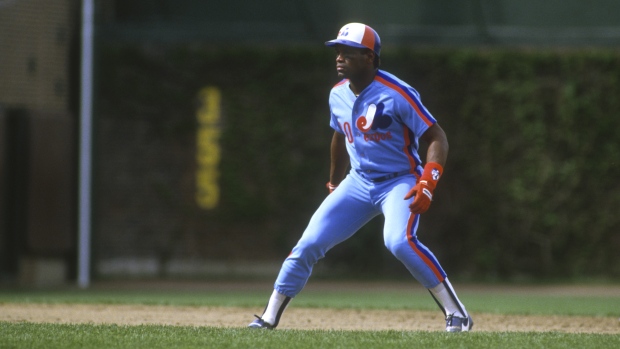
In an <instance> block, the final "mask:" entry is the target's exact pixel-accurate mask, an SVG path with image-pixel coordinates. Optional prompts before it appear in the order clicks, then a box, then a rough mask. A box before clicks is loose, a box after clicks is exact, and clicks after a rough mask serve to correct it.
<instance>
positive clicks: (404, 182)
mask: <svg viewBox="0 0 620 349" xmlns="http://www.w3.org/2000/svg"><path fill="white" fill-rule="evenodd" d="M414 183H415V178H413V177H412V178H407V177H404V178H402V179H399V180H397V181H395V183H393V186H392V187H391V189H390V190H389V191H388V192H387V194H386V195H385V198H384V200H383V201H382V203H381V209H382V211H383V214H384V216H385V225H384V228H383V229H384V231H383V235H384V240H385V243H386V245H390V244H394V243H399V242H404V241H406V240H407V234H408V230H411V234H414V235H415V230H416V229H417V226H411V224H410V220H411V218H412V217H411V212H410V210H409V204H410V203H411V200H405V199H403V198H404V197H405V195H407V193H408V192H409V190H411V188H412V186H413V185H414ZM414 223H416V224H417V220H415V222H414Z"/></svg>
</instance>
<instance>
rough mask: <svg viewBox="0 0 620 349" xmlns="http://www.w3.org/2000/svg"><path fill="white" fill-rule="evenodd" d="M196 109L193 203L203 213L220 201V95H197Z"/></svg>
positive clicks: (210, 92) (216, 92)
mask: <svg viewBox="0 0 620 349" xmlns="http://www.w3.org/2000/svg"><path fill="white" fill-rule="evenodd" d="M198 100H199V103H200V107H199V108H198V110H197V111H196V120H197V121H198V129H197V131H196V164H197V168H196V203H197V204H198V206H199V207H201V208H203V209H206V210H208V209H213V208H215V207H217V205H218V203H219V201H220V187H219V183H218V179H219V176H220V173H219V163H220V158H221V150H220V142H219V140H220V133H221V131H220V125H219V122H220V104H221V94H220V90H219V89H217V88H216V87H206V88H203V89H202V90H200V91H199V92H198Z"/></svg>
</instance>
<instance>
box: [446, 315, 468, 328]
mask: <svg viewBox="0 0 620 349" xmlns="http://www.w3.org/2000/svg"><path fill="white" fill-rule="evenodd" d="M472 327H474V320H472V318H471V316H469V315H468V316H467V317H466V318H464V317H458V316H454V314H450V315H448V316H447V317H446V331H447V332H468V331H469V330H471V328H472Z"/></svg>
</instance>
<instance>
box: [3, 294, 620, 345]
mask: <svg viewBox="0 0 620 349" xmlns="http://www.w3.org/2000/svg"><path fill="white" fill-rule="evenodd" d="M106 287H114V288H115V289H118V285H109V286H103V287H101V288H102V289H105V288H106ZM132 287H134V286H131V285H129V286H128V285H126V284H125V285H124V288H132ZM135 287H136V288H139V287H143V285H137V286H135ZM155 287H156V288H159V289H165V288H166V287H167V286H165V285H156V286H155ZM171 287H174V288H179V287H180V285H179V284H178V283H177V284H174V285H173V286H171ZM189 287H193V286H189ZM248 287H251V288H253V287H261V288H265V285H262V284H261V285H248V284H245V285H241V286H239V285H238V284H234V285H226V284H217V285H215V286H208V287H206V288H204V289H205V290H207V289H208V290H214V289H218V290H229V289H246V288H248ZM347 287H359V285H342V284H338V285H332V284H318V285H317V284H315V286H313V287H312V288H314V290H315V291H316V290H319V291H320V290H322V289H324V290H333V289H335V288H338V289H346V288H347ZM365 287H367V288H369V287H370V288H372V287H375V288H376V289H381V288H383V287H386V288H390V289H394V288H395V287H400V286H399V285H384V284H377V285H375V286H368V285H365ZM403 287H410V286H407V285H406V286H403ZM463 288H465V289H466V290H467V291H468V292H476V288H475V287H473V288H472V287H463ZM199 289H203V288H199ZM498 291H500V290H498V289H493V287H489V286H483V287H481V288H480V292H498ZM501 291H502V292H504V293H506V292H508V293H513V294H520V293H532V292H534V293H537V292H543V293H545V294H548V295H549V294H551V295H553V294H556V295H566V294H570V295H584V296H586V295H613V296H615V295H618V294H620V293H619V292H620V288H618V287H611V288H610V287H598V288H592V287H581V286H577V287H545V288H544V289H541V288H537V289H535V290H533V289H531V288H529V287H511V288H510V289H502V290H501ZM261 310H262V309H257V308H242V307H198V306H167V305H166V306H164V305H162V306H157V305H93V304H75V305H68V304H34V303H28V304H18V303H5V304H0V321H8V322H34V323H88V324H118V325H142V324H157V325H172V326H213V327H245V326H247V324H248V323H249V322H250V321H252V320H253V317H252V314H254V313H256V312H259V311H261ZM472 316H473V318H474V323H475V325H474V330H475V331H487V332H489V331H492V332H496V331H517V332H529V331H534V332H549V331H558V332H573V333H612V334H619V333H620V319H618V318H616V317H588V316H538V315H528V316H517V315H498V314H484V313H474V314H472ZM279 329H325V330H406V331H443V330H444V323H443V319H442V314H441V313H440V312H439V311H416V310H377V309H369V310H353V309H321V308H300V307H290V308H289V309H288V310H287V311H286V313H285V314H284V315H283V318H282V322H281V324H280V326H279Z"/></svg>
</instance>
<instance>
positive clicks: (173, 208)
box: [0, 0, 620, 282]
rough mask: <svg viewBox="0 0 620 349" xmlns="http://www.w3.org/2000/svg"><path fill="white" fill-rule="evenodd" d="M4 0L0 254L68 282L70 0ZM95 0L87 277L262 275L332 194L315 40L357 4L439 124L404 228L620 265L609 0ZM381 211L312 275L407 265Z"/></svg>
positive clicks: (72, 105)
mask: <svg viewBox="0 0 620 349" xmlns="http://www.w3.org/2000/svg"><path fill="white" fill-rule="evenodd" d="M0 4H1V5H0V23H1V24H0V40H1V41H0V43H3V46H2V47H4V48H6V49H0V59H2V60H3V61H4V62H7V63H6V64H4V65H3V66H4V67H5V68H4V69H2V70H0V81H2V87H0V106H2V108H0V164H1V165H2V173H1V175H2V178H0V179H1V181H0V193H1V194H2V197H3V200H2V202H0V219H1V224H0V238H1V239H0V240H1V241H0V252H1V256H2V259H1V263H0V271H1V272H2V273H1V274H2V277H3V280H7V281H8V282H13V281H15V280H18V281H19V280H21V281H25V282H28V281H31V282H32V281H33V280H34V281H36V280H40V279H41V278H42V276H40V275H41V274H42V273H43V274H44V273H45V270H47V269H45V268H49V266H50V265H52V266H54V265H57V266H59V267H57V268H55V269H54V268H53V270H61V273H60V275H61V276H60V277H61V278H62V279H63V280H67V281H71V280H73V279H74V278H75V263H76V241H77V240H76V239H77V238H76V234H77V233H76V223H75V222H76V219H77V218H76V216H77V214H76V212H77V200H76V194H77V189H76V188H77V182H76V178H77V174H76V169H77V151H78V150H77V146H78V139H77V127H78V126H79V118H78V110H79V102H78V101H79V84H78V81H79V69H78V68H79V34H80V33H79V28H80V2H79V1H72V0H64V1H58V2H56V3H55V4H51V5H50V4H47V2H41V1H39V0H22V1H16V2H6V3H0ZM43 4H46V5H45V6H44V5H43ZM96 5H97V7H96V26H95V28H96V32H95V34H96V35H95V57H96V58H95V81H94V87H95V91H94V93H95V94H94V101H95V108H94V120H95V128H94V137H95V144H94V150H93V164H94V165H93V176H94V180H93V227H92V228H93V244H92V251H93V257H94V258H93V261H92V262H93V263H92V270H93V273H94V274H93V275H94V277H95V278H96V279H106V278H125V277H131V278H136V277H139V278H214V277H215V278H218V277H226V278H230V277H240V278H249V277H268V278H275V273H276V272H277V270H278V268H279V265H280V263H281V261H282V260H283V259H284V258H285V257H286V255H287V254H288V252H289V251H290V249H291V248H292V246H293V244H294V243H295V242H296V241H297V239H298V238H299V236H300V234H301V232H302V231H303V229H304V228H305V225H306V224H307V221H308V220H309V218H310V216H311V215H312V213H313V212H314V210H315V209H316V207H317V206H318V205H319V204H320V202H321V200H322V199H323V198H324V196H325V195H326V190H325V188H324V184H325V182H326V181H327V178H328V167H329V141H330V139H331V133H332V130H331V129H330V128H329V110H328V106H327V95H328V93H329V89H330V88H331V86H332V85H333V84H334V83H335V82H336V81H337V77H336V74H335V71H334V55H333V52H332V50H330V49H328V48H325V47H324V46H323V42H324V41H326V40H329V39H332V38H333V37H335V35H336V33H337V31H338V29H339V28H340V27H341V26H342V25H343V24H345V23H347V22H351V21H360V22H364V23H366V24H369V25H371V26H373V27H374V28H375V29H376V30H377V31H378V32H379V34H380V35H381V38H382V41H383V50H382V60H383V65H382V68H383V69H385V70H387V71H390V72H392V73H394V74H396V75H397V76H399V77H401V78H402V79H404V80H405V81H407V82H409V83H410V84H411V85H413V86H414V87H415V88H416V89H417V90H418V91H419V92H420V93H421V95H422V101H423V102H424V103H425V105H426V106H427V108H428V109H429V110H430V111H431V113H432V114H433V115H434V116H435V117H436V118H437V119H438V120H439V122H440V124H441V125H442V127H443V128H444V129H445V130H446V132H447V134H448V138H449V141H450V155H449V159H448V164H447V166H446V171H445V175H444V177H443V179H442V181H441V182H440V184H439V187H438V189H437V191H436V199H435V202H434V203H433V206H432V208H431V210H430V211H429V212H428V213H426V214H425V215H424V217H423V220H422V223H421V227H420V229H419V236H420V239H421V241H423V242H424V243H425V244H426V245H428V246H429V247H430V248H431V250H433V252H435V254H436V255H438V257H439V260H440V261H441V262H442V264H443V266H444V268H445V269H446V270H447V272H448V273H449V274H450V275H451V277H453V278H461V279H473V280H480V279H482V280H540V279H546V280H548V279H555V278H557V279H578V280H584V279H605V280H608V279H611V280H617V279H618V277H619V276H620V258H619V257H618V253H617V251H618V250H619V248H620V235H619V234H618V230H619V228H620V218H618V214H617V213H618V207H620V202H619V201H620V185H618V183H617V178H618V176H619V175H620V164H619V161H620V142H619V141H620V137H619V136H618V132H617V130H618V129H620V127H619V126H620V121H618V120H619V118H618V113H619V111H620V102H619V100H618V96H620V81H619V79H620V78H619V77H620V71H619V70H620V53H619V51H618V47H620V18H619V17H618V16H617V15H616V14H617V13H618V12H619V11H620V5H619V4H618V3H617V2H615V1H594V2H590V3H588V4H587V5H586V4H583V3H582V2H580V1H546V2H544V3H543V2H539V1H533V0H532V1H521V2H518V3H516V2H512V1H508V0H506V1H483V0H472V1H433V2H431V1H422V0H418V1H396V0H392V1H382V2H381V3H378V2H374V1H344V0H342V1H301V0H300V1H286V2H281V1H275V0H274V1H262V2H247V1H234V0H229V1H196V0H193V1H190V0H183V1H165V0H159V1H146V0H134V1H103V0H102V1H97V2H96ZM46 6H47V7H46ZM16 14H17V15H18V16H17V15H16ZM42 14H47V15H46V16H42ZM17 18H19V20H17ZM42 18H45V19H42ZM20 40H21V41H20ZM23 42H25V43H26V44H20V43H23ZM208 86H210V87H214V88H216V89H217V90H218V91H219V92H220V93H221V105H220V106H221V108H220V111H221V113H220V119H219V121H218V122H217V123H215V124H212V125H209V127H210V128H211V129H214V130H217V132H219V137H218V138H217V139H212V142H214V143H216V144H217V147H218V149H219V151H220V154H219V155H220V156H219V161H218V162H217V171H218V173H219V177H218V180H217V187H218V189H219V200H218V202H217V205H216V206H215V207H214V208H208V209H205V208H204V207H201V206H200V205H199V204H198V203H197V201H196V195H197V181H196V176H197V171H198V170H199V167H200V164H199V163H198V161H197V149H198V144H197V141H196V140H197V132H199V130H200V127H201V125H200V124H199V123H198V122H197V112H198V110H199V108H200V107H201V105H200V103H199V99H198V96H199V91H201V90H202V89H203V88H205V87H208ZM422 154H424V153H422ZM382 223H383V221H382V218H377V219H375V220H373V221H372V222H371V223H370V224H369V225H368V226H367V227H365V228H363V229H362V230H361V231H360V232H359V234H357V235H356V236H355V237H353V238H352V239H350V240H349V241H347V242H345V243H344V244H342V245H340V246H337V247H336V248H335V249H334V250H332V251H331V252H330V253H328V255H327V258H326V259H325V260H324V261H322V262H320V263H319V265H318V267H317V269H316V275H317V277H323V278H333V277H338V278H340V277H343V276H347V277H361V276H365V277H368V276H370V277H389V278H406V277H408V275H407V273H406V271H405V269H404V268H403V267H402V266H400V264H398V262H396V261H395V259H394V258H393V257H392V256H390V255H389V253H388V252H387V251H386V250H385V248H384V247H383V242H382V236H381V229H382ZM37 275H39V276H37Z"/></svg>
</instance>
